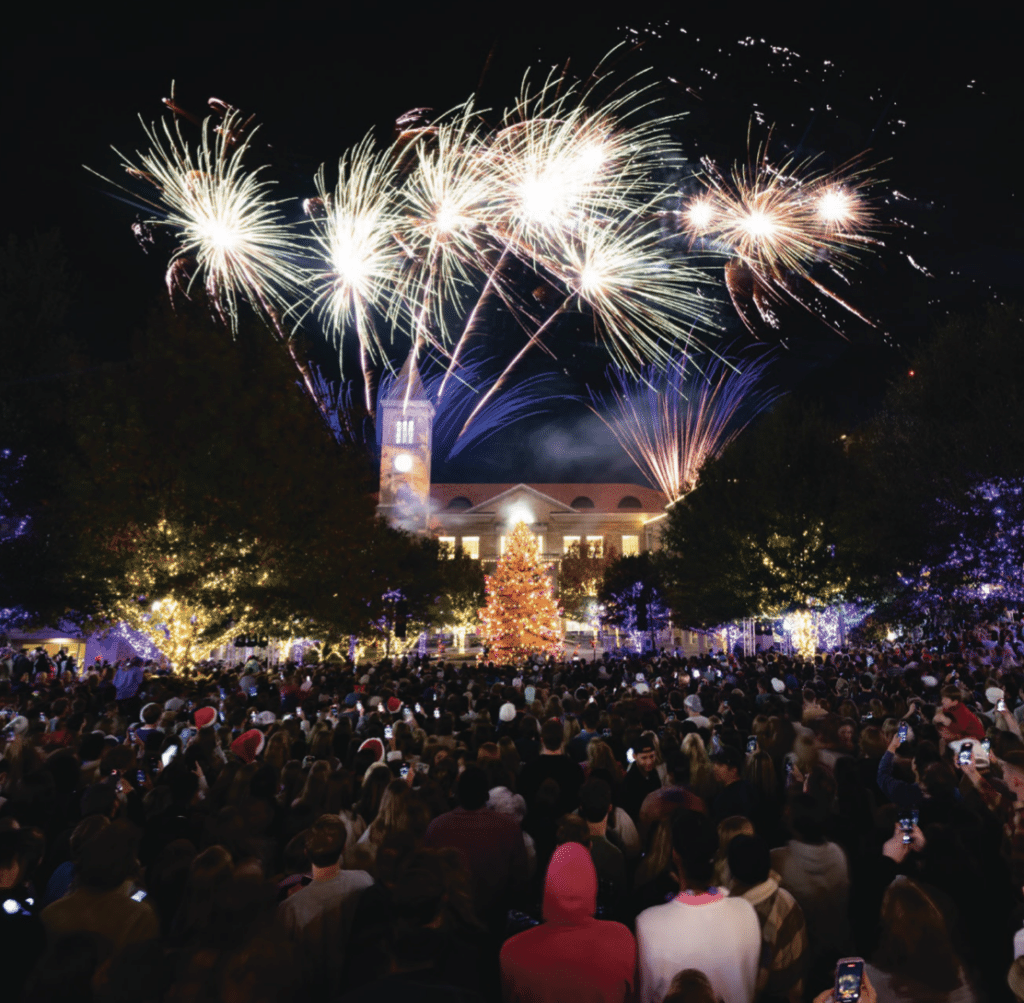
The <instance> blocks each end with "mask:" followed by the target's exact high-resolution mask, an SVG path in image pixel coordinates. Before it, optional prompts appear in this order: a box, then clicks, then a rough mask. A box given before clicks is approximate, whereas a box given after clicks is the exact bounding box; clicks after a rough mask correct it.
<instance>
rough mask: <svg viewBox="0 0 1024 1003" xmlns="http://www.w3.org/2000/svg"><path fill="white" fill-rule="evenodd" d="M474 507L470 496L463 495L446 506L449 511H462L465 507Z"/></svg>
mask: <svg viewBox="0 0 1024 1003" xmlns="http://www.w3.org/2000/svg"><path fill="white" fill-rule="evenodd" d="M472 507H473V503H472V502H471V501H470V500H469V499H468V498H465V497H463V496H462V495H459V496H458V497H457V498H453V499H452V500H451V501H450V502H448V504H447V505H446V506H445V508H447V509H448V511H449V512H461V511H463V510H464V509H467V508H472Z"/></svg>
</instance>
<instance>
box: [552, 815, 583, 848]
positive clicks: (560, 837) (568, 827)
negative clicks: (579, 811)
mask: <svg viewBox="0 0 1024 1003" xmlns="http://www.w3.org/2000/svg"><path fill="white" fill-rule="evenodd" d="M563 843H579V844H580V846H586V847H587V848H589V847H590V826H588V825H587V822H586V819H583V818H581V817H580V816H579V815H563V816H562V817H561V818H560V819H559V820H558V828H557V829H556V830H555V845H556V846H561V845H562V844H563Z"/></svg>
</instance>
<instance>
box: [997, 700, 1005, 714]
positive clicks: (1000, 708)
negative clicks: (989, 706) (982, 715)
mask: <svg viewBox="0 0 1024 1003" xmlns="http://www.w3.org/2000/svg"><path fill="white" fill-rule="evenodd" d="M996 710H997V711H999V712H1000V713H1002V712H1003V711H1005V710H1006V701H1005V700H1000V701H999V703H997V704H996Z"/></svg>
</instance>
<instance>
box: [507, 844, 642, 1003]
mask: <svg viewBox="0 0 1024 1003" xmlns="http://www.w3.org/2000/svg"><path fill="white" fill-rule="evenodd" d="M596 908H597V872H596V871H595V870H594V862H593V861H592V860H591V859H590V853H589V851H588V850H587V849H586V848H584V847H583V846H581V845H580V844H579V843H563V844H562V845H561V846H559V847H558V848H557V849H556V850H555V852H554V854H553V856H552V857H551V863H550V864H549V865H548V873H547V878H546V880H545V882H544V922H543V923H542V924H541V925H540V926H535V927H533V928H532V929H530V930H524V931H523V932H522V933H518V934H516V935H515V936H514V937H511V938H510V939H509V940H507V941H506V942H505V946H504V947H503V948H502V949H501V978H502V996H503V997H504V1000H505V1003H565V1001H568V1000H571V1001H572V1003H622V1001H623V1000H625V999H626V998H627V997H628V996H630V994H631V990H632V987H633V982H634V972H635V971H636V941H635V940H634V939H633V934H631V933H630V932H629V930H628V929H627V928H626V927H624V926H623V925H622V924H621V923H612V922H609V921H607V920H599V919H594V912H595V910H596Z"/></svg>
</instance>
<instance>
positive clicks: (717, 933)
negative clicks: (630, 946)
mask: <svg viewBox="0 0 1024 1003" xmlns="http://www.w3.org/2000/svg"><path fill="white" fill-rule="evenodd" d="M636 947H637V961H638V966H639V970H640V978H639V993H638V997H637V1003H661V1000H662V999H664V997H665V994H666V993H667V992H668V987H669V985H670V984H671V982H672V979H673V978H675V976H676V974H677V973H678V972H681V971H682V970H683V969H684V968H696V969H699V970H700V971H702V972H703V973H704V974H705V975H706V976H707V977H708V979H709V980H710V981H711V985H712V987H713V988H714V990H715V995H716V996H719V997H721V998H722V1000H723V1003H752V1001H753V999H754V987H755V983H756V982H757V963H758V958H759V956H760V953H761V924H760V923H759V922H758V919H757V913H756V912H754V908H753V906H751V904H750V903H749V902H746V901H744V900H743V899H741V898H729V897H725V898H722V899H719V900H718V901H717V902H709V903H707V904H706V905H691V904H688V903H686V902H685V901H684V902H680V901H678V900H677V899H673V900H672V901H671V902H666V903H665V904H664V905H656V906H652V907H651V908H650V909H645V910H644V911H643V912H642V913H640V915H639V916H637V919H636Z"/></svg>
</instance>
